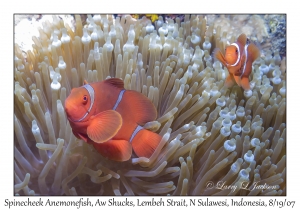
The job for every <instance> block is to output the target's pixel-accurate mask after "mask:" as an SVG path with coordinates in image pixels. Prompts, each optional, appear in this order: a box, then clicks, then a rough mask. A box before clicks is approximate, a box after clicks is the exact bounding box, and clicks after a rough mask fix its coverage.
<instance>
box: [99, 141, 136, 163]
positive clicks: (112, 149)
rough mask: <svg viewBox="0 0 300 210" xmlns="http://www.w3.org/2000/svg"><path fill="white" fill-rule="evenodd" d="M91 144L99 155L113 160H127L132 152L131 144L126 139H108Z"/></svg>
mask: <svg viewBox="0 0 300 210" xmlns="http://www.w3.org/2000/svg"><path fill="white" fill-rule="evenodd" d="M93 145H94V147H95V149H96V150H97V151H98V152H99V153H100V154H101V155H103V156H104V157H107V158H109V159H111V160H115V161H126V160H129V159H130V157H131V154H132V146H131V144H130V143H129V142H128V141H126V140H109V141H107V142H104V143H102V144H96V143H94V144H93Z"/></svg>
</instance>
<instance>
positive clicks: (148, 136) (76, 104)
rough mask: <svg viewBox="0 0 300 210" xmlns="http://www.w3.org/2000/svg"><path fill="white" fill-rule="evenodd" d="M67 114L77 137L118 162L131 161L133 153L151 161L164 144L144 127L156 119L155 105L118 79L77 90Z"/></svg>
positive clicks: (71, 98) (69, 102)
mask: <svg viewBox="0 0 300 210" xmlns="http://www.w3.org/2000/svg"><path fill="white" fill-rule="evenodd" d="M65 110H66V113H67V117H68V120H69V122H70V125H71V127H72V131H73V133H74V135H75V136H76V137H77V138H80V139H82V140H84V141H85V142H87V143H89V144H92V145H93V146H94V148H95V149H96V150H97V151H98V152H99V153H100V154H102V155H103V156H104V157H107V158H109V159H112V160H115V161H126V160H128V159H130V157H131V154H132V149H133V151H134V152H135V154H136V155H137V156H139V157H147V158H149V157H150V156H151V155H152V153H153V152H154V150H155V149H156V147H157V145H158V144H159V142H160V140H161V136H160V135H158V134H156V133H154V132H151V131H148V130H145V129H143V128H142V127H141V125H144V124H145V123H147V122H149V121H153V120H155V119H156V116H157V111H156V108H155V107H154V105H153V104H152V102H151V101H150V100H149V99H148V98H147V97H145V96H144V95H143V94H141V93H138V92H136V91H133V90H125V89H124V83H123V81H122V80H120V79H117V78H112V79H108V80H105V81H103V82H96V83H91V84H87V83H85V85H84V86H82V87H79V88H74V89H73V90H72V91H71V94H70V95H69V96H68V98H67V99H66V101H65Z"/></svg>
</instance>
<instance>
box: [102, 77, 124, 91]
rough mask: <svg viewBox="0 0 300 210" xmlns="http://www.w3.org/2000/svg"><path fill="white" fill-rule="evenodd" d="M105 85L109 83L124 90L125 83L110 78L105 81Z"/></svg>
mask: <svg viewBox="0 0 300 210" xmlns="http://www.w3.org/2000/svg"><path fill="white" fill-rule="evenodd" d="M104 82H105V83H109V84H111V85H113V86H115V87H117V88H121V89H124V82H123V80H121V79H119V78H110V79H107V80H105V81H104Z"/></svg>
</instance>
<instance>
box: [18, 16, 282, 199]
mask: <svg viewBox="0 0 300 210" xmlns="http://www.w3.org/2000/svg"><path fill="white" fill-rule="evenodd" d="M19 17H20V16H18V15H15V21H17V20H18V18H19ZM26 18H27V17H26ZM32 18H33V19H35V21H39V19H41V22H40V23H41V26H40V27H35V28H37V32H38V33H37V34H36V35H34V36H33V37H32V43H31V45H26V44H25V43H23V42H22V41H21V40H19V36H18V35H17V34H15V46H14V47H15V49H14V193H15V194H16V195H286V46H285V44H286V36H285V35H286V32H285V29H286V15H196V14H192V15H187V14H185V15H170V14H169V15H160V14H158V15H147V16H143V15H104V14H101V15H74V16H72V15H68V16H64V15H53V16H51V15H49V16H47V15H42V16H32ZM43 18H48V19H45V21H43ZM21 22H22V21H21V20H20V23H21ZM28 29H29V28H28ZM17 31H18V29H17V26H16V28H15V32H17ZM22 31H23V32H25V33H27V32H26V30H25V31H24V29H23V30H22ZM242 33H244V34H246V36H247V37H248V38H249V40H250V41H251V42H253V43H255V44H256V45H257V46H258V47H259V49H260V57H259V58H258V59H257V60H256V61H255V62H254V63H253V65H252V73H251V75H250V77H249V79H250V87H251V89H250V90H248V91H244V90H243V89H242V88H241V87H239V86H238V85H234V86H233V87H231V88H227V87H225V86H224V81H225V79H226V77H227V76H228V70H227V69H226V68H224V66H223V65H222V64H221V63H220V62H219V61H218V60H216V59H215V58H214V51H215V49H216V48H218V49H220V50H221V51H222V52H223V53H224V52H225V47H226V46H228V45H229V44H231V43H234V42H236V39H237V37H238V36H239V35H240V34H242ZM129 37H134V38H133V39H131V38H129ZM111 77H117V78H121V79H122V80H123V81H124V84H125V89H129V90H136V91H138V92H141V93H142V94H144V95H145V96H147V97H148V98H149V99H150V100H151V101H152V102H153V104H154V105H155V107H156V108H157V110H158V117H157V119H156V120H155V121H152V122H148V123H146V124H145V125H144V126H143V127H144V128H145V129H148V130H151V131H154V132H156V133H158V134H159V135H161V136H162V137H163V138H162V141H161V143H160V144H159V146H158V148H157V149H156V150H155V152H154V154H153V155H152V156H151V157H150V158H149V159H147V158H142V157H141V158H138V157H135V156H134V155H133V157H132V158H131V159H130V160H129V161H126V162H121V163H120V162H115V161H112V160H109V159H106V158H104V157H102V156H101V155H100V154H99V153H98V152H97V151H96V150H95V149H94V148H93V147H92V146H91V145H88V144H86V143H84V142H83V141H82V140H80V139H77V138H76V137H75V136H74V135H73V133H72V131H71V127H70V124H69V122H68V120H67V118H66V114H65V111H64V101H65V99H66V97H67V96H68V95H69V93H70V91H71V89H72V88H74V87H79V86H82V84H83V81H84V80H87V82H89V83H91V82H98V81H103V80H105V79H107V78H111ZM208 183H211V184H214V185H216V184H217V183H219V184H221V185H222V183H223V184H224V185H223V186H227V185H228V186H229V185H230V186H237V190H234V191H232V190H231V189H225V188H224V189H220V188H216V187H209V186H208ZM258 185H263V186H269V187H266V188H263V189H260V188H257V189H254V188H255V186H258ZM245 188H246V189H245ZM247 189H248V190H247ZM252 189H254V190H252Z"/></svg>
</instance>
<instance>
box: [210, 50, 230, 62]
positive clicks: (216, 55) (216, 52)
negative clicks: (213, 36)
mask: <svg viewBox="0 0 300 210" xmlns="http://www.w3.org/2000/svg"><path fill="white" fill-rule="evenodd" d="M213 55H214V58H215V59H217V60H218V61H220V62H221V63H222V64H223V65H224V66H226V65H227V62H226V60H225V57H224V55H223V54H222V52H221V50H220V49H219V48H216V49H215V50H214V52H213Z"/></svg>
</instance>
